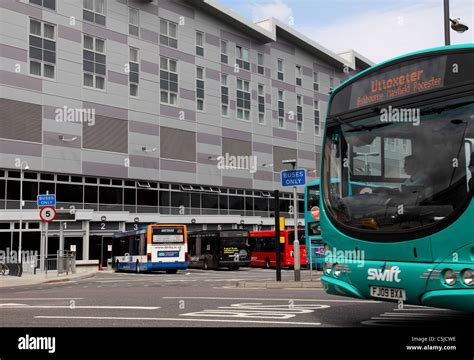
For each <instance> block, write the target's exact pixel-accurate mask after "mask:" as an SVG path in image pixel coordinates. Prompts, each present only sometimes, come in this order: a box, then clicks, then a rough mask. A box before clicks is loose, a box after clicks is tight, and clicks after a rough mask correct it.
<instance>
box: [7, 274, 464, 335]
mask: <svg viewBox="0 0 474 360" xmlns="http://www.w3.org/2000/svg"><path fill="white" fill-rule="evenodd" d="M274 276H275V275H274V270H266V269H253V268H242V269H241V270H239V271H229V270H220V271H212V270H211V271H204V270H194V269H193V270H187V271H181V272H179V273H178V274H173V275H167V274H164V273H155V274H128V273H113V272H101V273H98V274H96V275H94V277H92V278H87V279H82V280H77V281H75V282H72V281H71V282H66V283H56V284H42V285H35V286H28V287H21V288H3V289H0V326H1V327H10V326H11V327H13V326H14V327H32V326H34V327H65V326H67V327H110V326H112V327H115V326H117V327H125V326H131V327H137V326H146V327H152V326H159V327H163V326H165V327H242V326H245V327H374V326H403V327H406V326H414V327H416V326H427V325H428V326H429V325H430V324H439V323H440V322H442V323H443V326H449V325H453V326H463V327H464V326H465V327H467V326H468V325H472V321H473V318H472V317H468V316H466V314H462V313H458V312H455V311H450V310H443V309H432V308H424V307H418V306H410V305H405V306H404V308H403V309H398V308H397V304H394V303H385V302H377V301H363V300H357V299H351V298H344V297H336V296H331V295H327V294H326V293H325V292H324V290H322V289H320V288H319V289H313V288H311V289H307V288H301V289H256V288H255V289H252V288H238V287H236V283H237V282H238V281H243V280H245V281H269V280H273V279H274ZM303 276H304V277H308V276H309V273H308V271H304V272H303ZM320 276H321V274H320V273H314V274H313V279H314V280H317V279H319V278H320ZM292 278H293V272H291V271H285V270H283V280H285V279H286V280H290V279H292Z"/></svg>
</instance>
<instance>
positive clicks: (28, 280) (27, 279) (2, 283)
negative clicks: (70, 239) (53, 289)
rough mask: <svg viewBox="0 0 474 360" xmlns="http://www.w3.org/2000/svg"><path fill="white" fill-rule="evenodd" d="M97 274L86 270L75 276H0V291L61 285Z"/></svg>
mask: <svg viewBox="0 0 474 360" xmlns="http://www.w3.org/2000/svg"><path fill="white" fill-rule="evenodd" d="M95 273H97V270H87V271H82V272H77V273H75V274H60V275H58V274H57V273H55V272H49V273H48V274H46V273H38V274H36V275H35V274H26V273H23V274H22V276H0V289H1V288H10V289H13V288H15V287H22V286H31V285H39V284H52V283H61V282H67V281H71V280H81V279H87V278H90V277H93V276H94V274H95Z"/></svg>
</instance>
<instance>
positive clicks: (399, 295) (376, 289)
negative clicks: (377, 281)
mask: <svg viewBox="0 0 474 360" xmlns="http://www.w3.org/2000/svg"><path fill="white" fill-rule="evenodd" d="M370 295H371V296H372V297H376V298H382V299H392V300H406V298H407V297H406V293H405V290H404V289H396V288H388V287H382V286H371V287H370Z"/></svg>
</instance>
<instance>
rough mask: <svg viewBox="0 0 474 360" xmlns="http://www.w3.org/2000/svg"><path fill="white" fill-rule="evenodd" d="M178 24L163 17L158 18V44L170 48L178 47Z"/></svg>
mask: <svg viewBox="0 0 474 360" xmlns="http://www.w3.org/2000/svg"><path fill="white" fill-rule="evenodd" d="M177 30H178V25H177V24H175V23H173V22H171V21H168V20H164V19H160V44H162V45H166V46H169V47H172V48H175V49H177V48H178V36H177Z"/></svg>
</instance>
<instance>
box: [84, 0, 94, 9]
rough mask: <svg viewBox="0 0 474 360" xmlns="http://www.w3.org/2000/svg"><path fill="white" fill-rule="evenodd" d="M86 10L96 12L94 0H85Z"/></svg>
mask: <svg viewBox="0 0 474 360" xmlns="http://www.w3.org/2000/svg"><path fill="white" fill-rule="evenodd" d="M84 9H87V10H92V11H93V10H94V0H84Z"/></svg>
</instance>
